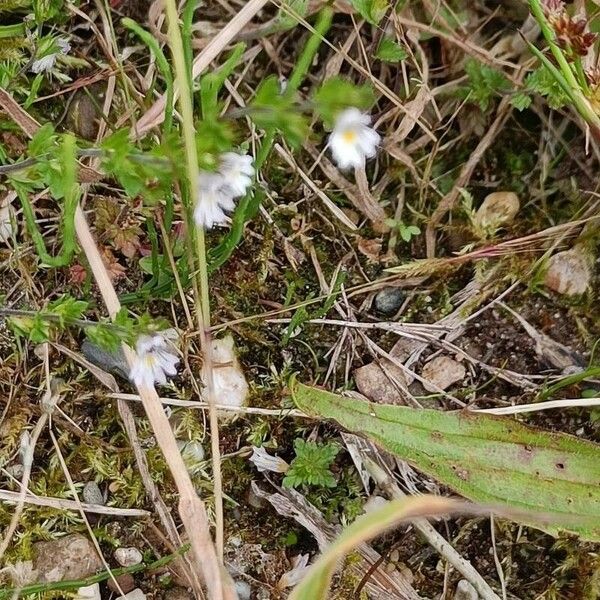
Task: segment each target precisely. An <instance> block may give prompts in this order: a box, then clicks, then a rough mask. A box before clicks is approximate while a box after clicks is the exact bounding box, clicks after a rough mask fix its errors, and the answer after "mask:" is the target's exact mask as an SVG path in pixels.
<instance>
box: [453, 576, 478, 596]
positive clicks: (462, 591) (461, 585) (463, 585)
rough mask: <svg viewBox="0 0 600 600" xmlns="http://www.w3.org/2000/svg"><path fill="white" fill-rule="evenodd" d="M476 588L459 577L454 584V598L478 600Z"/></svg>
mask: <svg viewBox="0 0 600 600" xmlns="http://www.w3.org/2000/svg"><path fill="white" fill-rule="evenodd" d="M478 598H479V594H478V593H477V590H476V589H475V588H474V587H473V586H472V585H471V584H470V583H469V582H468V581H467V580H466V579H461V580H460V581H459V582H458V585H457V586H456V592H455V593H454V600H478Z"/></svg>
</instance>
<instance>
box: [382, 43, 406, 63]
mask: <svg viewBox="0 0 600 600" xmlns="http://www.w3.org/2000/svg"><path fill="white" fill-rule="evenodd" d="M407 57H408V52H406V50H405V49H404V48H403V47H402V46H401V45H400V44H399V43H398V42H395V41H394V40H393V39H392V38H390V37H383V38H381V42H379V46H378V47H377V51H376V52H375V58H378V59H379V60H383V61H384V62H391V63H396V62H400V61H402V60H405V59H406V58H407Z"/></svg>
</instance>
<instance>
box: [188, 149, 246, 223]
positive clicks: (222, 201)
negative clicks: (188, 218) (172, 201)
mask: <svg viewBox="0 0 600 600" xmlns="http://www.w3.org/2000/svg"><path fill="white" fill-rule="evenodd" d="M219 163H220V164H219V169H218V170H217V171H215V172H212V171H201V172H200V173H199V175H198V200H197V202H196V208H195V209H194V220H195V221H196V224H197V225H199V226H200V227H204V228H206V229H210V228H211V227H212V226H213V225H223V224H224V223H225V222H226V220H227V219H226V215H225V213H226V211H231V210H233V209H234V208H235V202H234V199H235V198H239V197H240V196H243V195H244V194H245V193H246V191H247V190H248V188H249V187H250V185H251V184H252V176H253V175H254V167H253V166H252V157H251V156H248V155H247V154H237V153H236V152H225V153H223V154H222V155H221V156H220V158H219Z"/></svg>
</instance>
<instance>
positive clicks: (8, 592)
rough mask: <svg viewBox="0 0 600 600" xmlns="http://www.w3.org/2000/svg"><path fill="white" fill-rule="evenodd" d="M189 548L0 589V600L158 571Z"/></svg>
mask: <svg viewBox="0 0 600 600" xmlns="http://www.w3.org/2000/svg"><path fill="white" fill-rule="evenodd" d="M189 548H190V545H189V544H185V545H184V546H182V547H181V548H179V550H177V551H176V552H173V554H169V555H167V556H163V557H162V558H159V559H158V560H155V561H154V562H153V563H150V564H147V565H146V564H143V563H142V564H139V565H133V566H132V567H123V568H121V569H111V572H109V571H102V572H101V573H97V574H96V575H91V576H90V577H86V578H85V579H72V580H67V581H56V582H53V583H34V584H32V585H26V586H25V587H22V588H4V589H0V599H1V600H4V599H8V598H11V599H12V598H18V597H19V596H30V595H32V594H46V593H48V592H56V591H61V590H76V589H78V588H80V587H86V586H88V585H93V584H94V583H100V582H101V581H106V580H107V579H109V578H110V577H111V574H112V575H113V576H114V577H119V576H120V575H125V574H126V573H139V572H140V571H145V570H147V571H154V570H156V569H159V568H160V567H164V566H165V565H168V564H169V563H170V562H172V561H173V560H175V559H176V558H178V557H180V556H182V555H183V554H185V553H186V552H187V551H188V550H189Z"/></svg>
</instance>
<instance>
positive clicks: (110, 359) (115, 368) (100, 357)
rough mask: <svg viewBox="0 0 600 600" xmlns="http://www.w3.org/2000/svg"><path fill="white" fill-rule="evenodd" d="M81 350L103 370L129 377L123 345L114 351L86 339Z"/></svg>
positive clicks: (124, 377) (125, 377)
mask: <svg viewBox="0 0 600 600" xmlns="http://www.w3.org/2000/svg"><path fill="white" fill-rule="evenodd" d="M81 352H82V353H83V355H84V356H85V357H86V358H87V359H88V360H89V361H90V362H91V363H92V364H93V365H96V366H97V367H100V368H101V369H102V370H103V371H106V372H107V373H113V374H114V375H119V376H120V377H123V379H129V367H128V365H127V361H126V360H125V355H124V354H123V350H122V349H121V347H119V349H118V350H115V351H114V352H109V351H108V350H104V349H103V348H100V346H96V344H93V343H92V342H90V341H89V340H85V341H84V342H83V344H81Z"/></svg>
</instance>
